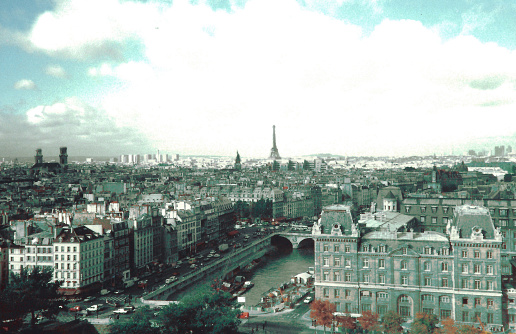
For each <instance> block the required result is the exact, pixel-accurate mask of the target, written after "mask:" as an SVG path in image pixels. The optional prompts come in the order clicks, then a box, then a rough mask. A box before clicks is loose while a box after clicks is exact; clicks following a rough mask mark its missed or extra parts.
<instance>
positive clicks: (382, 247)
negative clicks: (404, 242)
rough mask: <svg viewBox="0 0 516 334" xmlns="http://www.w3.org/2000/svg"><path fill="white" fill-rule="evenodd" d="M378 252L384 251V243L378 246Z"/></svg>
mask: <svg viewBox="0 0 516 334" xmlns="http://www.w3.org/2000/svg"><path fill="white" fill-rule="evenodd" d="M378 252H380V253H385V246H384V245H380V246H378Z"/></svg>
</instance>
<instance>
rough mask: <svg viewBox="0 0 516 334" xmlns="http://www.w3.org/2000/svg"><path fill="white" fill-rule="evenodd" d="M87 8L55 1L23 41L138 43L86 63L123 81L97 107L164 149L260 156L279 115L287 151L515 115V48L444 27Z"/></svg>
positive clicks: (407, 143) (382, 146)
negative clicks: (135, 52) (450, 33)
mask: <svg viewBox="0 0 516 334" xmlns="http://www.w3.org/2000/svg"><path fill="white" fill-rule="evenodd" d="M375 3H376V4H379V3H381V2H378V1H377V2H375ZM96 5H98V3H97V2H95V1H93V2H80V3H79V2H68V1H65V2H63V3H62V4H61V5H60V6H59V7H58V8H57V9H56V10H55V11H54V12H52V13H50V12H49V13H46V14H44V15H42V16H41V17H40V18H39V19H38V21H37V22H36V24H35V25H34V27H33V29H32V34H31V41H32V42H33V43H34V45H35V46H37V47H39V48H41V49H43V50H45V51H47V52H49V53H51V54H58V55H67V56H70V57H76V58H87V57H91V56H98V55H106V52H108V53H107V54H108V55H112V56H114V55H118V56H120V58H122V57H121V53H122V51H123V48H124V47H125V46H126V44H124V42H127V41H128V40H131V41H132V42H134V40H135V41H136V42H137V45H138V46H139V47H141V50H142V51H143V53H144V58H143V59H139V60H134V61H127V62H115V61H111V62H110V63H101V64H99V65H96V66H94V67H91V68H90V69H89V70H88V74H89V75H90V76H104V77H106V76H107V77H114V78H117V79H118V80H120V82H122V83H123V84H124V85H122V86H121V87H122V88H120V87H117V90H116V92H112V93H108V94H107V97H106V98H105V99H104V100H103V101H102V103H101V104H102V108H103V110H106V112H108V114H109V116H110V117H112V118H113V120H114V121H115V122H116V124H117V125H118V126H130V127H133V128H137V129H141V131H143V132H144V133H145V134H146V135H147V136H148V138H150V139H151V140H153V141H154V142H155V143H156V146H159V147H161V148H163V149H168V150H169V151H171V152H179V153H193V152H194V151H195V153H200V152H202V151H205V153H217V154H233V153H234V151H235V150H236V149H240V151H241V154H243V155H245V156H252V155H255V156H266V155H267V153H268V150H269V149H270V145H271V126H272V124H275V125H276V126H277V136H278V146H279V149H280V153H281V154H283V155H285V156H288V155H297V154H306V153H314V152H326V151H331V152H333V153H340V154H364V155H367V154H390V153H392V152H400V148H402V151H401V152H403V153H405V154H418V153H434V152H428V150H429V148H428V147H429V145H428V143H432V145H434V144H435V145H441V146H442V147H443V149H445V148H447V147H449V145H450V143H451V142H458V141H467V140H471V139H472V138H474V137H475V136H491V135H494V134H496V133H499V134H507V133H509V132H510V131H513V130H512V129H510V127H509V126H508V125H506V124H513V123H514V121H516V116H514V115H513V112H512V110H514V107H515V106H516V54H515V52H514V51H509V50H507V49H505V48H501V47H498V46H496V45H494V44H485V43H481V42H479V41H478V40H477V39H475V38H474V37H472V36H465V35H464V36H459V37H455V38H446V39H443V38H441V34H440V33H441V32H442V29H444V28H443V27H444V26H441V27H438V26H435V27H434V28H433V29H429V28H426V27H424V26H423V25H422V24H421V23H420V22H417V21H410V20H401V21H394V20H385V21H383V22H382V23H381V24H379V25H378V26H376V28H375V29H374V31H373V32H372V33H371V34H370V35H369V36H366V35H364V34H363V33H362V30H361V28H360V27H358V26H354V25H351V24H347V23H345V22H342V21H339V20H336V19H333V18H330V17H328V16H325V15H322V14H319V13H316V12H312V11H309V10H306V9H303V8H301V7H300V6H299V5H298V4H297V2H295V1H293V0H290V1H288V0H287V1H264V0H251V1H249V2H248V3H246V5H245V6H243V7H241V8H235V9H234V10H233V12H231V13H228V12H225V11H220V10H219V11H213V10H211V8H209V7H208V6H205V5H191V4H190V3H189V2H187V1H174V2H173V4H170V5H162V6H161V7H159V6H157V5H156V4H154V3H147V4H140V3H138V4H136V3H131V2H124V3H119V2H117V1H114V0H108V1H102V7H103V10H102V11H100V12H99V11H97V10H96V7H95V6H96ZM272 8H274V10H271V9H272ZM93 17H95V18H96V19H95V21H94V22H96V24H95V25H93V26H92V24H91V22H93V21H92V18H93ZM97 23H98V24H97ZM64 27H70V28H69V29H64ZM447 29H449V28H447ZM47 36H52V38H47ZM110 50H111V51H113V52H114V53H111V54H110V53H109V52H110ZM115 51H116V52H115ZM112 58H116V57H112ZM54 109H55V110H59V108H58V106H55V107H54ZM67 110H68V109H67ZM43 112H47V111H46V110H45V111H43V110H39V111H34V112H33V113H32V114H31V115H32V117H33V121H37V120H38V119H39V117H42V116H41V115H42V113H43ZM56 112H57V111H56ZM486 117H489V118H493V119H499V120H501V119H503V120H505V121H504V126H501V127H499V126H497V127H491V126H486V122H485V118H486ZM422 150H425V151H424V152H423V151H422ZM437 153H439V152H437Z"/></svg>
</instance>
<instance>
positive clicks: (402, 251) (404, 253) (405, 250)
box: [401, 247, 407, 255]
mask: <svg viewBox="0 0 516 334" xmlns="http://www.w3.org/2000/svg"><path fill="white" fill-rule="evenodd" d="M401 254H403V255H407V247H403V248H402V249H401Z"/></svg>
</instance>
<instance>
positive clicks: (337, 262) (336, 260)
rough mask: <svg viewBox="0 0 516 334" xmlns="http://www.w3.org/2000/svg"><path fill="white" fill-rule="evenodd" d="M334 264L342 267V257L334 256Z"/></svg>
mask: <svg viewBox="0 0 516 334" xmlns="http://www.w3.org/2000/svg"><path fill="white" fill-rule="evenodd" d="M333 266H335V267H340V257H334V258H333Z"/></svg>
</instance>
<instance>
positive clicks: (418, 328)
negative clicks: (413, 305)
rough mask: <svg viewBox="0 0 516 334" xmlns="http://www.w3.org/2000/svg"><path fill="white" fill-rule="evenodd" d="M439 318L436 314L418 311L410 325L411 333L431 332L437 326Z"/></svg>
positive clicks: (429, 333)
mask: <svg viewBox="0 0 516 334" xmlns="http://www.w3.org/2000/svg"><path fill="white" fill-rule="evenodd" d="M438 323H439V319H437V316H435V315H434V314H428V313H421V312H418V313H416V317H415V319H414V322H413V323H412V325H411V327H410V333H411V334H431V333H433V332H434V330H435V329H436V328H437V324H438Z"/></svg>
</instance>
